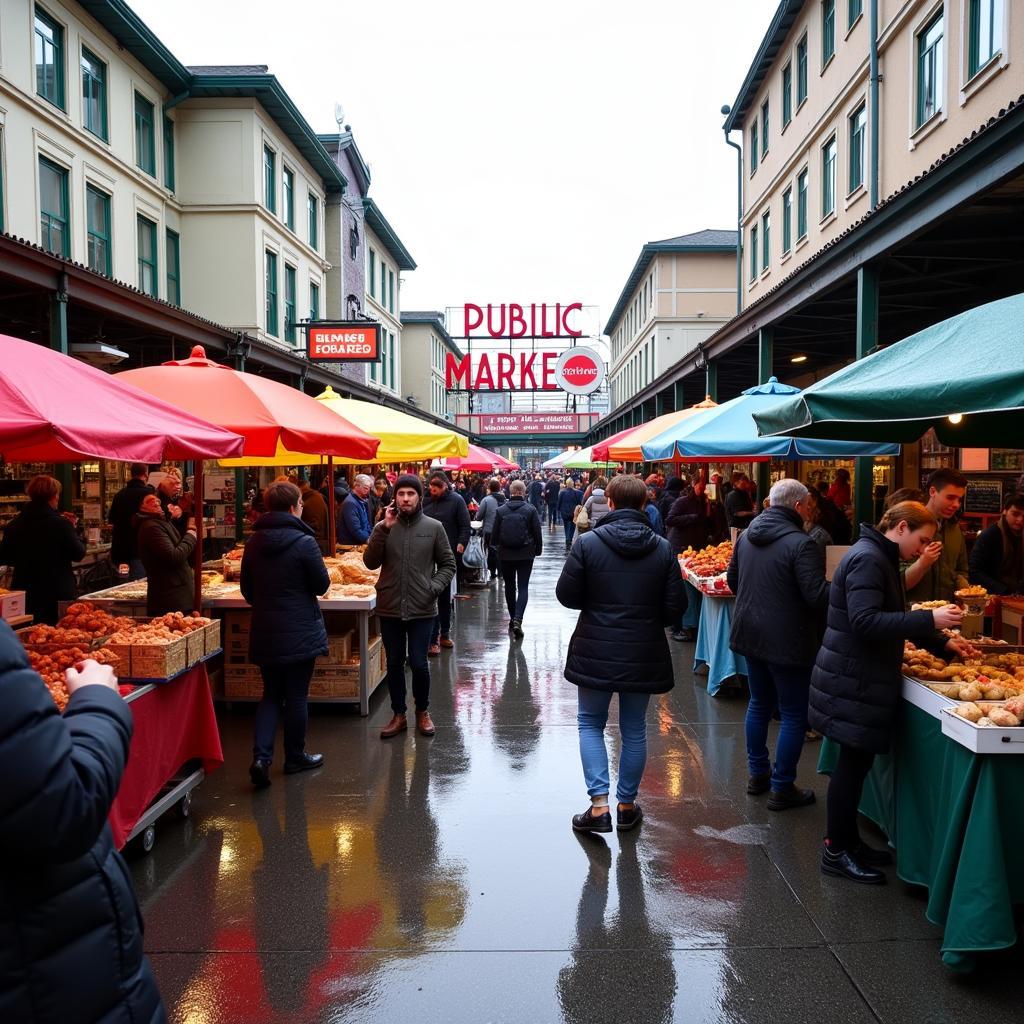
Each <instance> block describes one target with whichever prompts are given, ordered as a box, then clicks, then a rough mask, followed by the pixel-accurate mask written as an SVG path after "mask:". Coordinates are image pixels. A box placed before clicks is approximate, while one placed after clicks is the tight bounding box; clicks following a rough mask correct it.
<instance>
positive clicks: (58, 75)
mask: <svg viewBox="0 0 1024 1024" xmlns="http://www.w3.org/2000/svg"><path fill="white" fill-rule="evenodd" d="M33 43H34V46H35V61H36V92H37V93H38V94H39V95H40V96H42V97H43V99H44V100H48V101H49V102H50V103H52V104H53V105H54V106H55V107H60V109H61V110H63V109H64V28H63V26H62V25H60V24H58V23H57V22H56V21H54V20H53V18H51V17H50V16H49V15H48V14H47V13H46V11H44V10H43V9H42V8H41V7H37V8H36V10H35V33H34V37H33Z"/></svg>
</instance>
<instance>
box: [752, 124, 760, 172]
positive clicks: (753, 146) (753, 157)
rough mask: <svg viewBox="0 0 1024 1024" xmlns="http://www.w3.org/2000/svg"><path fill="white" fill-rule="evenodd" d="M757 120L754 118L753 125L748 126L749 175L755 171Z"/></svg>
mask: <svg viewBox="0 0 1024 1024" xmlns="http://www.w3.org/2000/svg"><path fill="white" fill-rule="evenodd" d="M758 137H759V136H758V131H757V118H756V117H755V118H754V123H753V124H752V125H751V126H750V173H751V174H753V173H754V172H755V171H756V170H757V140H758Z"/></svg>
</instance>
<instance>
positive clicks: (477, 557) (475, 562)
mask: <svg viewBox="0 0 1024 1024" xmlns="http://www.w3.org/2000/svg"><path fill="white" fill-rule="evenodd" d="M462 564H463V565H464V566H465V567H466V568H467V569H486V568H487V555H486V553H485V552H484V543H483V539H482V538H481V537H480V534H478V533H474V534H473V536H472V537H470V538H469V543H468V544H467V545H466V550H465V551H463V552H462Z"/></svg>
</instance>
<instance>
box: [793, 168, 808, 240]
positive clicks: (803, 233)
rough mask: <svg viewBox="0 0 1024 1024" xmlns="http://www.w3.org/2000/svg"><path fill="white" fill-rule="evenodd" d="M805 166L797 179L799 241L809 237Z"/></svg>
mask: <svg viewBox="0 0 1024 1024" xmlns="http://www.w3.org/2000/svg"><path fill="white" fill-rule="evenodd" d="M807 179H808V173H807V168H806V167H805V168H804V169H803V170H802V171H801V172H800V174H799V176H798V177H797V179H796V237H797V241H799V240H800V239H801V238H806V237H807V183H808V180H807Z"/></svg>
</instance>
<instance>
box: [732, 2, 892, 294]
mask: <svg viewBox="0 0 1024 1024" xmlns="http://www.w3.org/2000/svg"><path fill="white" fill-rule="evenodd" d="M875 2H877V0H875ZM731 112H732V107H730V106H729V105H728V104H726V105H725V106H724V107H722V114H723V116H725V117H728V116H729V114H730V113H731ZM722 131H723V132H724V133H725V144H726V145H727V146H732V148H733V149H735V150H736V312H737V313H740V312H742V310H743V147H742V146H741V145H740V144H739V143H738V142H733V141H732V139H730V138H729V129H728V128H726V127H725V126H723V127H722Z"/></svg>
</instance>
